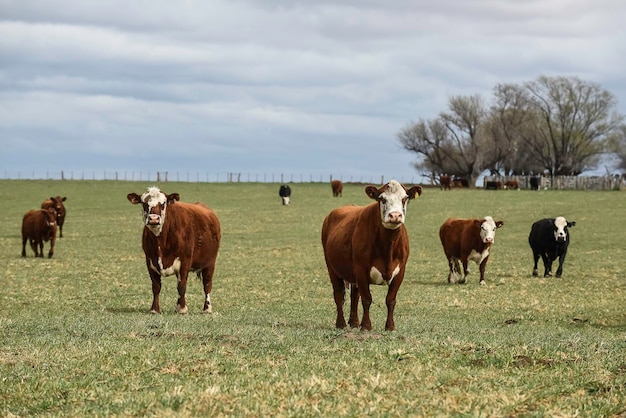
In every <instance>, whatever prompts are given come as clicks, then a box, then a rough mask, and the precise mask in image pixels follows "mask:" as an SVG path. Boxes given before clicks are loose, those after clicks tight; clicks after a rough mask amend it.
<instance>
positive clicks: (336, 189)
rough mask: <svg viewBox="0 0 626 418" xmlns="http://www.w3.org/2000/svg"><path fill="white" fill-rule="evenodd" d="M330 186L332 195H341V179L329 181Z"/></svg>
mask: <svg viewBox="0 0 626 418" xmlns="http://www.w3.org/2000/svg"><path fill="white" fill-rule="evenodd" d="M330 187H332V189H333V196H335V197H337V196H342V194H341V193H342V192H343V183H342V182H341V180H333V181H331V182H330Z"/></svg>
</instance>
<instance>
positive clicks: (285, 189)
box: [278, 184, 291, 205]
mask: <svg viewBox="0 0 626 418" xmlns="http://www.w3.org/2000/svg"><path fill="white" fill-rule="evenodd" d="M278 196H280V198H281V199H282V201H283V205H289V203H290V202H289V201H290V200H291V187H289V186H287V185H286V184H283V185H282V186H280V189H278Z"/></svg>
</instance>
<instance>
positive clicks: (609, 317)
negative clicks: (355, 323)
mask: <svg viewBox="0 0 626 418" xmlns="http://www.w3.org/2000/svg"><path fill="white" fill-rule="evenodd" d="M151 185H152V184H150V183H145V182H141V183H140V182H114V181H27V180H19V181H18V180H14V181H11V180H4V181H0V201H2V210H1V211H0V286H1V290H0V415H1V416H9V417H11V416H269V417H274V416H276V417H308V416H324V417H327V416H359V417H363V416H389V417H396V416H397V417H407V416H425V417H432V416H476V417H478V416H482V417H493V416H506V417H517V416H523V417H527V416H533V417H534V416H539V417H542V416H546V417H559V416H562V417H571V416H584V417H597V416H624V415H626V278H625V273H626V223H625V222H624V221H625V217H624V215H625V214H626V193H623V192H615V191H613V192H583V191H553V190H546V191H539V192H531V191H527V190H522V191H506V190H499V191H484V190H452V191H447V192H443V191H440V190H438V189H425V190H424V193H423V194H422V196H421V197H419V198H418V199H416V200H415V201H412V202H411V203H410V204H409V208H408V219H407V223H406V225H407V228H408V231H409V235H410V240H411V256H410V258H409V262H408V266H407V274H406V277H405V280H404V283H403V284H402V287H401V288H400V291H399V294H398V303H397V307H396V318H395V319H396V326H397V331H394V332H385V331H384V324H385V316H386V308H385V304H384V295H385V292H386V289H385V288H384V287H375V288H373V291H372V293H373V297H374V303H373V305H372V325H373V327H374V329H373V331H372V332H361V331H359V330H336V329H335V328H334V323H335V307H334V303H333V299H332V289H331V286H330V283H329V280H328V277H327V273H326V270H325V264H324V258H323V254H322V248H321V244H320V229H321V224H322V220H323V218H324V217H325V216H326V214H327V213H328V212H329V211H330V210H331V209H333V208H334V207H337V206H340V205H345V204H358V205H362V204H367V203H369V202H370V201H369V199H368V198H367V196H366V195H365V193H364V192H363V189H364V186H363V185H353V184H347V185H345V187H344V193H343V197H340V198H333V197H332V194H331V189H330V185H329V184H319V183H317V184H316V183H313V184H308V183H307V184H292V185H291V186H292V190H293V195H292V204H291V205H290V206H288V207H283V206H282V205H281V202H280V198H279V197H278V186H279V185H278V184H247V183H246V184H212V183H209V184H202V183H164V184H161V185H160V186H161V188H162V189H163V190H164V191H165V192H167V193H171V192H178V193H180V195H181V200H183V201H187V202H195V201H202V202H204V203H205V204H207V205H208V206H210V207H212V208H213V209H214V210H215V212H216V213H217V215H218V216H219V218H220V221H221V225H222V246H221V250H220V253H219V256H218V262H217V268H216V274H215V278H214V287H213V293H212V302H213V310H214V313H213V314H211V315H204V314H202V299H203V295H202V289H201V285H200V282H199V281H198V280H197V279H196V278H195V277H193V278H191V279H190V281H189V286H188V297H187V302H188V304H189V314H187V315H178V314H176V313H175V305H176V298H177V294H176V281H175V278H174V277H169V278H165V279H164V281H163V282H164V286H163V291H162V294H161V310H162V312H163V313H162V314H161V315H152V314H150V313H149V310H150V304H151V301H152V295H151V287H150V280H149V277H148V273H147V271H146V267H145V262H144V258H143V253H142V250H141V231H142V225H141V216H140V208H139V207H137V206H133V205H131V204H130V203H129V202H128V201H127V200H126V195H127V194H128V193H129V192H139V193H140V192H143V191H144V190H145V188H146V187H147V186H151ZM56 195H62V196H67V201H66V202H65V203H66V208H67V219H66V224H65V227H64V237H63V238H60V239H57V245H56V247H55V254H54V257H53V258H52V259H47V258H43V259H41V258H34V257H33V253H32V251H31V250H30V248H28V249H27V254H28V256H27V257H26V258H22V257H21V256H20V254H21V236H20V226H21V220H22V215H23V214H24V213H25V212H26V211H28V210H29V209H35V208H38V207H39V205H40V203H41V202H42V201H43V200H44V199H45V198H47V197H49V196H56ZM485 215H491V216H493V217H494V218H495V219H496V220H502V221H504V226H503V227H502V228H501V229H499V230H498V232H497V234H496V242H495V245H494V246H493V248H492V252H491V257H490V260H489V264H488V265H487V273H486V280H487V285H486V286H479V285H478V275H477V272H478V269H477V266H476V265H475V264H472V265H471V268H472V272H473V274H472V275H470V278H469V281H468V283H467V284H465V285H449V284H448V283H447V281H446V278H447V263H446V260H445V257H444V255H443V251H442V249H441V244H440V242H439V238H438V229H439V226H440V225H441V223H443V221H444V220H445V219H446V218H448V217H450V216H458V217H483V216H485ZM557 215H563V216H566V217H567V219H568V220H573V221H576V227H574V228H572V229H571V230H570V232H571V236H572V242H571V244H570V247H569V253H568V256H567V260H566V262H565V268H564V274H563V278H561V279H556V278H550V279H544V278H534V277H532V276H531V273H532V254H531V251H530V249H529V247H528V242H527V237H528V232H529V231H530V225H531V223H532V222H533V221H535V220H537V219H539V218H542V217H548V216H549V217H553V216H557ZM47 250H48V244H46V246H45V247H44V251H45V252H46V253H47ZM540 269H541V270H542V266H540ZM359 312H361V310H359Z"/></svg>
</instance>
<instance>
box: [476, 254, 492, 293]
mask: <svg viewBox="0 0 626 418" xmlns="http://www.w3.org/2000/svg"><path fill="white" fill-rule="evenodd" d="M487 260H489V256H487V257H485V259H484V260H483V261H482V262H481V263H480V268H479V270H480V281H479V282H478V284H480V285H481V286H482V285H484V284H485V267H487Z"/></svg>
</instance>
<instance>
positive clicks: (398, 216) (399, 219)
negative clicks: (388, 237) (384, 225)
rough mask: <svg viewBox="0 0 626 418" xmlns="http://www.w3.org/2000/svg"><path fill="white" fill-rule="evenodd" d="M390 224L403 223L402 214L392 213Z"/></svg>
mask: <svg viewBox="0 0 626 418" xmlns="http://www.w3.org/2000/svg"><path fill="white" fill-rule="evenodd" d="M389 222H391V223H394V224H399V223H401V222H402V213H401V212H391V213H390V214H389Z"/></svg>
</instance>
